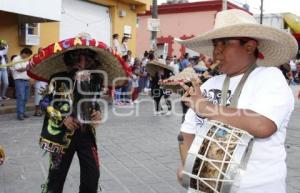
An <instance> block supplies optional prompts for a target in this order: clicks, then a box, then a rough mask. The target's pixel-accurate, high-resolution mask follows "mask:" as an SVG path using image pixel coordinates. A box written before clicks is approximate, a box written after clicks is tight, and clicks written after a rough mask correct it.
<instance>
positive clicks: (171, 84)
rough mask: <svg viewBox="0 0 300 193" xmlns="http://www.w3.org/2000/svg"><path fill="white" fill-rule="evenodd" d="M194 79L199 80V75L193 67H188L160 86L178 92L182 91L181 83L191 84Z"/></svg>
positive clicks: (163, 81) (162, 82)
mask: <svg viewBox="0 0 300 193" xmlns="http://www.w3.org/2000/svg"><path fill="white" fill-rule="evenodd" d="M193 78H195V79H197V78H198V74H197V73H196V72H195V70H194V69H193V67H187V68H185V69H184V70H182V71H181V72H180V73H178V74H176V75H174V76H171V77H170V78H168V79H165V80H162V81H161V83H160V84H161V85H163V87H164V88H166V89H170V90H172V91H173V92H177V91H178V90H180V89H182V88H181V86H180V83H189V82H191V80H192V79H193Z"/></svg>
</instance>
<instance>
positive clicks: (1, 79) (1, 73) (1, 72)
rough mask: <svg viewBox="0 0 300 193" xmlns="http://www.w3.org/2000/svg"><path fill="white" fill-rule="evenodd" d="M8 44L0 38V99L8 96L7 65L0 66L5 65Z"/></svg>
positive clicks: (5, 98) (6, 98)
mask: <svg viewBox="0 0 300 193" xmlns="http://www.w3.org/2000/svg"><path fill="white" fill-rule="evenodd" d="M7 52H8V45H7V42H6V41H5V40H0V88H1V90H0V101H1V100H8V99H9V98H8V97H7V96H6V93H7V88H8V73H7V67H6V66H5V67H1V65H5V64H7V63H8V58H7Z"/></svg>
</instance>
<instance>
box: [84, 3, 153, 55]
mask: <svg viewBox="0 0 300 193" xmlns="http://www.w3.org/2000/svg"><path fill="white" fill-rule="evenodd" d="M90 1H91V2H95V3H98V4H101V5H105V6H108V7H109V8H110V13H111V18H112V34H115V33H117V34H119V41H120V43H121V40H122V37H123V33H124V26H125V25H128V26H131V39H129V41H128V47H129V49H130V50H131V51H132V53H133V55H134V56H136V33H137V28H136V22H137V11H140V10H143V9H146V8H149V7H150V2H152V1H151V0H139V1H137V0H135V1H126V0H121V1H120V0H90ZM128 2H135V3H137V4H138V5H137V7H136V10H131V9H130V6H129V3H128ZM145 2H147V4H145ZM120 10H124V11H125V12H126V16H125V17H120V16H119V11H120ZM145 11H146V10H145Z"/></svg>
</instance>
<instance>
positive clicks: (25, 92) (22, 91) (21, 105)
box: [15, 79, 30, 117]
mask: <svg viewBox="0 0 300 193" xmlns="http://www.w3.org/2000/svg"><path fill="white" fill-rule="evenodd" d="M15 87H16V98H17V116H18V117H21V116H23V115H24V113H25V111H26V103H27V101H28V98H29V91H30V84H29V80H23V79H15Z"/></svg>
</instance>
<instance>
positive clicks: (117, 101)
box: [115, 88, 122, 103]
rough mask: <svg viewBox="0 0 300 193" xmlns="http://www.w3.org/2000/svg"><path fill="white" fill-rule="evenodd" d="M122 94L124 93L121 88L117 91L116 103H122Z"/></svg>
mask: <svg viewBox="0 0 300 193" xmlns="http://www.w3.org/2000/svg"><path fill="white" fill-rule="evenodd" d="M121 93H122V89H121V88H117V89H115V103H119V102H121Z"/></svg>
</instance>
